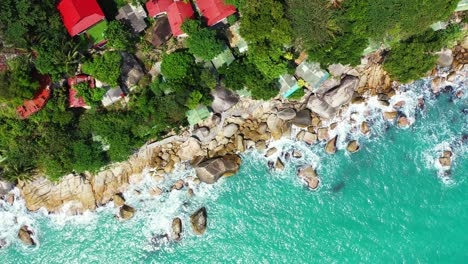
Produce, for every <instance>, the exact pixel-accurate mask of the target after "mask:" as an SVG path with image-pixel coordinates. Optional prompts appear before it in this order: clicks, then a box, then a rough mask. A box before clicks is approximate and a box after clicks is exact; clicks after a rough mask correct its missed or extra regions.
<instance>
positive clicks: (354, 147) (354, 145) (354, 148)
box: [346, 140, 360, 153]
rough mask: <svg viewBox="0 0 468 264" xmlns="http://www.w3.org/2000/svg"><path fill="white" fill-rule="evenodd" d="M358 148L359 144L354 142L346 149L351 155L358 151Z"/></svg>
mask: <svg viewBox="0 0 468 264" xmlns="http://www.w3.org/2000/svg"><path fill="white" fill-rule="evenodd" d="M359 148H360V147H359V143H358V142H357V141H356V140H353V141H351V142H349V144H348V147H346V149H347V150H348V151H349V152H351V153H354V152H357V151H359Z"/></svg>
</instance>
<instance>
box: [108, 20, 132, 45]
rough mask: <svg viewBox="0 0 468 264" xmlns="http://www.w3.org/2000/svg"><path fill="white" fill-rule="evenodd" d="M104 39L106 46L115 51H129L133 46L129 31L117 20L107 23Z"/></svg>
mask: <svg viewBox="0 0 468 264" xmlns="http://www.w3.org/2000/svg"><path fill="white" fill-rule="evenodd" d="M104 37H105V38H106V39H107V46H109V47H110V48H114V49H117V50H127V49H130V48H131V47H132V44H133V43H132V34H131V33H130V29H129V28H128V27H127V26H125V24H124V23H122V22H120V21H118V20H114V21H111V22H110V23H109V25H108V26H107V29H106V31H105V32H104Z"/></svg>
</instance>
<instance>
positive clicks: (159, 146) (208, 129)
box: [0, 39, 468, 245]
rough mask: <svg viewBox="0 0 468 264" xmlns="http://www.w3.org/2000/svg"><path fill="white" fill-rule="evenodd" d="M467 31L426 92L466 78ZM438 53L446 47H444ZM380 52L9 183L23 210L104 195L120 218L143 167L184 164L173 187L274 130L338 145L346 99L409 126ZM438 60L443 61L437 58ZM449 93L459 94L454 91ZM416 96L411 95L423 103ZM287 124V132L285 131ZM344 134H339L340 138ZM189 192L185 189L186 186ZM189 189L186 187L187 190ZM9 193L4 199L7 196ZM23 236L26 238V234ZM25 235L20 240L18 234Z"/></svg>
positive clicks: (85, 203)
mask: <svg viewBox="0 0 468 264" xmlns="http://www.w3.org/2000/svg"><path fill="white" fill-rule="evenodd" d="M467 44H468V43H467V39H465V41H464V43H463V45H462V46H457V47H455V48H454V49H453V50H452V51H451V53H450V54H451V56H452V60H449V61H450V65H445V64H447V63H446V60H445V62H439V64H440V65H441V66H444V67H450V68H451V70H450V71H449V72H448V74H447V75H444V76H439V75H438V74H437V72H436V71H435V72H433V73H432V75H433V76H435V77H434V79H433V87H434V88H433V90H434V91H433V92H434V93H436V94H437V93H438V92H440V91H441V90H442V89H441V87H444V86H445V83H446V82H451V81H453V80H455V79H456V78H459V76H461V77H460V78H466V72H468V69H467V67H466V59H465V58H467V56H468V45H467ZM444 54H446V53H444ZM381 62H382V57H381V56H380V53H379V52H377V53H374V54H371V55H369V56H367V57H366V58H365V59H364V60H363V64H361V65H360V66H358V67H355V68H351V67H348V66H342V65H332V66H330V67H329V71H330V73H331V75H332V76H333V78H330V79H328V80H327V81H326V82H325V83H324V84H323V85H322V86H321V87H319V89H318V90H315V91H314V92H312V90H310V91H309V92H308V93H307V94H306V96H305V97H304V98H303V99H302V100H301V101H288V100H284V99H281V98H279V97H277V98H275V99H272V100H270V101H268V102H262V101H255V100H251V99H248V98H238V97H237V95H235V94H232V93H231V92H230V91H227V90H223V89H221V90H218V91H216V92H215V93H214V97H215V100H214V104H213V109H214V110H215V112H217V113H215V114H214V115H213V116H212V117H211V118H209V119H208V120H205V121H204V122H203V123H202V124H199V125H198V126H196V127H194V128H191V129H186V130H184V131H182V132H181V133H180V134H179V135H175V136H171V137H168V138H166V139H164V140H162V141H160V142H154V143H149V144H147V145H145V146H143V147H142V148H141V149H140V150H139V151H138V153H135V154H134V155H133V156H132V157H130V159H129V160H128V161H125V162H121V163H117V164H112V165H110V166H108V167H107V168H105V169H104V170H102V171H101V172H99V173H97V174H95V175H91V174H82V175H73V174H70V175H67V176H65V177H63V178H62V179H61V180H60V181H59V182H51V181H49V180H48V179H46V178H44V177H36V178H35V179H34V180H33V181H30V182H19V183H18V184H17V187H18V188H19V189H20V191H21V194H22V196H23V198H24V200H25V202H26V207H27V209H28V210H30V211H37V210H39V209H40V208H45V209H46V210H47V211H48V212H50V213H67V214H70V215H76V214H81V213H83V212H85V211H95V210H96V208H97V207H99V206H103V205H105V204H107V203H109V202H111V201H113V202H114V205H116V206H118V207H119V208H120V209H119V217H120V218H122V219H128V218H131V217H132V216H133V214H134V213H135V211H136V210H138V209H135V208H133V207H131V206H130V205H127V204H125V198H124V196H123V195H122V193H124V192H125V191H127V190H128V189H129V186H131V185H133V184H135V183H138V182H139V181H141V180H142V177H143V176H142V175H143V174H145V173H150V174H151V175H152V176H153V177H154V178H155V179H156V180H157V181H159V182H162V181H165V180H168V177H170V176H169V175H170V173H171V172H173V171H174V169H175V168H176V167H177V166H185V167H187V168H188V167H192V168H194V169H195V173H196V175H193V176H190V177H191V179H186V180H184V179H179V180H177V181H175V182H174V183H173V185H172V187H171V189H170V190H168V191H172V190H180V189H182V188H184V186H187V185H188V183H187V181H189V180H190V182H191V183H193V184H200V183H201V182H203V183H206V184H213V183H215V182H216V181H217V180H218V179H219V178H221V177H224V176H230V175H233V174H235V173H236V172H237V171H238V170H239V167H240V164H241V158H240V157H239V156H238V154H239V153H243V152H245V151H246V150H248V149H253V148H255V149H257V150H258V151H265V156H267V157H268V156H272V155H273V154H275V152H276V151H277V150H276V149H275V148H269V145H270V143H271V142H272V141H275V140H279V139H281V138H291V139H296V140H298V141H303V142H305V143H306V144H309V145H312V144H318V143H321V144H324V149H325V152H326V153H328V154H334V153H335V152H336V151H337V149H338V147H337V141H338V140H339V139H338V136H337V135H333V134H331V133H330V131H332V130H334V129H335V128H336V127H337V125H338V124H337V122H336V121H334V120H339V119H340V118H339V117H340V116H341V115H342V114H343V113H345V111H346V109H347V108H348V107H349V105H350V104H367V103H368V100H369V99H370V98H375V97H377V98H378V102H379V103H380V104H382V105H383V106H385V107H387V108H390V109H391V110H389V111H385V112H383V113H382V115H383V118H384V119H386V120H388V121H390V122H395V123H396V125H398V126H399V127H401V128H406V127H408V126H410V125H411V124H412V123H413V122H414V121H412V120H409V119H408V118H407V117H406V116H405V115H404V114H402V113H401V112H399V109H400V108H402V107H403V106H404V105H405V101H398V102H391V100H390V99H391V98H392V97H393V96H394V95H395V94H396V92H397V91H398V89H399V84H398V83H396V82H392V81H391V79H390V77H389V76H388V75H387V73H386V72H385V71H384V70H383V68H382V66H381ZM444 63H445V64H444ZM456 96H461V95H459V94H457V95H456ZM423 105H424V101H423V100H420V101H419V106H420V107H423ZM347 121H349V122H351V123H352V127H350V128H349V129H355V130H356V129H357V130H358V131H360V133H361V134H362V135H368V134H369V133H370V131H371V130H372V127H371V124H370V123H369V122H367V121H362V122H360V123H357V122H356V121H355V120H354V121H353V120H347ZM293 131H294V132H293ZM340 140H344V139H340ZM359 148H360V146H359V142H358V141H356V140H350V141H349V142H347V146H346V149H347V151H349V152H350V153H354V152H357V151H359ZM289 155H292V156H293V157H300V156H301V155H302V154H301V153H299V152H293V153H291V154H289ZM449 157H450V156H449V154H448V153H446V155H445V154H444V156H443V157H442V160H441V161H440V162H441V163H444V165H445V166H446V165H447V164H450V162H447V159H449ZM284 162H285V161H284V160H282V159H281V157H278V158H276V160H275V161H274V162H272V163H273V164H271V166H272V167H274V169H276V170H282V169H284ZM298 177H300V178H301V179H302V180H303V182H304V185H305V186H307V187H308V188H309V189H316V188H318V187H319V185H320V175H317V173H316V171H315V168H313V167H312V166H306V167H303V168H298ZM3 185H4V183H2V186H0V187H2V188H0V189H4V190H5V191H3V190H0V191H3V192H2V193H0V194H5V199H8V195H6V193H7V190H8V189H9V188H12V186H7V185H6V183H5V186H3ZM187 189H188V190H187V192H188V193H190V191H191V189H190V188H187ZM163 191H164V190H161V189H154V190H152V191H151V193H152V195H154V196H157V195H161V194H162V193H163ZM191 194H192V195H193V190H192V191H191ZM13 202H14V201H12V203H13ZM206 218H207V213H206V209H204V208H201V209H200V210H199V211H197V212H194V214H193V215H192V217H191V222H192V228H193V230H194V233H196V234H203V233H204V228H206ZM172 227H173V233H172V234H171V239H174V240H179V239H180V234H181V232H182V222H181V220H180V219H179V220H177V219H174V221H173V224H172ZM31 233H32V231H30V230H29V229H28V227H25V228H22V229H21V230H20V237H22V238H21V239H22V241H29V242H28V243H30V244H32V245H33V244H34V241H33V240H29V239H30V236H28V234H29V235H30V234H31ZM28 237H29V238H28ZM25 243H26V242H25Z"/></svg>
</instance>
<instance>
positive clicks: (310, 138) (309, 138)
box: [302, 131, 317, 145]
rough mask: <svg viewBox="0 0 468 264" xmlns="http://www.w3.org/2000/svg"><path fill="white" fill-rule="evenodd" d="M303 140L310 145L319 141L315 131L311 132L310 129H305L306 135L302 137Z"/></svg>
mask: <svg viewBox="0 0 468 264" xmlns="http://www.w3.org/2000/svg"><path fill="white" fill-rule="evenodd" d="M302 141H304V142H305V143H307V144H309V145H312V144H314V143H315V142H317V135H316V134H314V133H310V132H308V131H305V132H304V136H303V137H302Z"/></svg>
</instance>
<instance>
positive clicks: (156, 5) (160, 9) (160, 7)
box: [146, 0, 174, 17]
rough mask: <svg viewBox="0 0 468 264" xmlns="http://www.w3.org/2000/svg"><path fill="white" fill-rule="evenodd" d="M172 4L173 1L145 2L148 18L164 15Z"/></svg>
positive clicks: (157, 0) (154, 0) (156, 0)
mask: <svg viewBox="0 0 468 264" xmlns="http://www.w3.org/2000/svg"><path fill="white" fill-rule="evenodd" d="M172 3H174V1H173V0H149V1H148V2H146V10H147V11H148V16H149V17H155V16H157V15H160V14H163V13H166V12H167V9H168V8H169V6H170V5H171V4H172Z"/></svg>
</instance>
